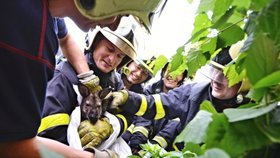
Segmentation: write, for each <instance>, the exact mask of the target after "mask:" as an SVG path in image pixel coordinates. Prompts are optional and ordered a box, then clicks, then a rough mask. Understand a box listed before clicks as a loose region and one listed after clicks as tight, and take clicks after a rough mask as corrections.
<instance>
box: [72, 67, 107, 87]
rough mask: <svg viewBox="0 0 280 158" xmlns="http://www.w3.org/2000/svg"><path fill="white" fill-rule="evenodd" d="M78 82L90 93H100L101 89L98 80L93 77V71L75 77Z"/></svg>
mask: <svg viewBox="0 0 280 158" xmlns="http://www.w3.org/2000/svg"><path fill="white" fill-rule="evenodd" d="M77 77H78V79H79V81H80V82H81V83H82V84H84V85H86V86H87V87H88V88H89V89H90V91H91V92H96V91H100V90H101V89H102V88H101V86H99V78H98V77H97V76H96V75H94V73H93V71H92V70H90V71H89V72H85V73H81V74H78V75H77Z"/></svg>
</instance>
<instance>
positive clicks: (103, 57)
mask: <svg viewBox="0 0 280 158" xmlns="http://www.w3.org/2000/svg"><path fill="white" fill-rule="evenodd" d="M125 56H126V55H125V54H124V53H123V52H122V51H121V50H120V49H119V48H117V47H116V46H115V45H114V44H113V43H111V42H110V41H108V40H107V39H105V38H103V39H101V40H100V42H98V43H97V45H96V47H95V50H94V53H93V60H94V62H95V64H96V66H97V67H98V68H99V69H100V70H101V71H102V72H104V73H109V72H111V71H112V70H114V69H115V68H116V67H117V66H118V65H119V64H120V63H121V61H122V59H123V58H124V57H125Z"/></svg>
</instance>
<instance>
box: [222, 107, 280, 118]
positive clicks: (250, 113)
mask: <svg viewBox="0 0 280 158" xmlns="http://www.w3.org/2000/svg"><path fill="white" fill-rule="evenodd" d="M276 106H277V103H273V104H270V105H268V106H265V107H261V108H254V107H252V108H245V109H231V108H230V109H225V110H224V113H225V115H226V116H227V117H228V119H229V122H237V121H242V120H248V119H253V118H256V117H259V116H261V115H264V114H266V113H268V112H270V111H272V110H273V109H275V107H276Z"/></svg>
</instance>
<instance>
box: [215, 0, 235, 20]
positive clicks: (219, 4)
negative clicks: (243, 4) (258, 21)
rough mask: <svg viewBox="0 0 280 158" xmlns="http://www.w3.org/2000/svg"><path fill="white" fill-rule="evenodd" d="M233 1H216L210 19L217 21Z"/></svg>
mask: <svg viewBox="0 0 280 158" xmlns="http://www.w3.org/2000/svg"><path fill="white" fill-rule="evenodd" d="M232 1H233V0H217V1H216V2H215V5H214V9H213V15H212V19H213V21H214V22H215V21H217V20H218V19H219V18H220V17H221V16H222V15H223V14H224V13H225V12H226V11H227V10H228V8H229V6H230V5H231V3H232Z"/></svg>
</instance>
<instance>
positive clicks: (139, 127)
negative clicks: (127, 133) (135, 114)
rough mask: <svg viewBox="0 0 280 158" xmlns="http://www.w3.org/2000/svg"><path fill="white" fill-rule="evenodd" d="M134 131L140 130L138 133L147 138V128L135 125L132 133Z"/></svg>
mask: <svg viewBox="0 0 280 158" xmlns="http://www.w3.org/2000/svg"><path fill="white" fill-rule="evenodd" d="M135 132H140V133H142V134H143V135H144V136H145V137H146V138H148V135H149V132H148V130H147V129H146V128H145V127H142V126H136V127H134V129H133V133H135Z"/></svg>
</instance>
